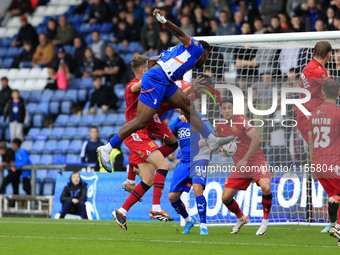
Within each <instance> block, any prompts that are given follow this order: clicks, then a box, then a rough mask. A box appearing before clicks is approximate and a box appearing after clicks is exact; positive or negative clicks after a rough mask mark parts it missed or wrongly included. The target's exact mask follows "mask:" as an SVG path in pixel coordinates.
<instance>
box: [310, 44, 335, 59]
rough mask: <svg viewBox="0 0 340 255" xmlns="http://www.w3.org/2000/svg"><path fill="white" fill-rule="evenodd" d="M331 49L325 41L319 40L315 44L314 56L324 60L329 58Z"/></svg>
mask: <svg viewBox="0 0 340 255" xmlns="http://www.w3.org/2000/svg"><path fill="white" fill-rule="evenodd" d="M331 51H332V46H331V45H330V43H329V42H327V41H320V42H317V43H316V44H315V47H314V57H315V58H319V59H324V60H326V62H327V61H328V60H329V58H330V55H331Z"/></svg>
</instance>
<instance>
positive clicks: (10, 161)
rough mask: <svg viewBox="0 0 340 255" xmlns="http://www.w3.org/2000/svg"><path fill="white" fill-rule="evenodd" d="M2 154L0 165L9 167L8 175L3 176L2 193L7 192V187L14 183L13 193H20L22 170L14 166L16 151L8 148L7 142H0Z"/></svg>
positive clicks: (0, 192)
mask: <svg viewBox="0 0 340 255" xmlns="http://www.w3.org/2000/svg"><path fill="white" fill-rule="evenodd" d="M0 156H1V158H2V160H1V163H0V167H4V168H7V169H8V175H7V176H6V177H5V178H3V181H2V183H1V187H0V194H5V193H6V187H7V185H8V184H10V183H12V187H13V194H14V195H18V194H19V183H20V175H21V171H19V170H18V171H17V170H16V168H15V167H13V166H14V151H13V150H12V149H11V148H7V146H6V142H0Z"/></svg>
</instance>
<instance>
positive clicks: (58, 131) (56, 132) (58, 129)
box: [49, 127, 64, 139]
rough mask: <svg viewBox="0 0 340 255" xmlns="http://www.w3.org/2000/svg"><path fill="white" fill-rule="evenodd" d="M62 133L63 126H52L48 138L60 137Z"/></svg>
mask: <svg viewBox="0 0 340 255" xmlns="http://www.w3.org/2000/svg"><path fill="white" fill-rule="evenodd" d="M63 134H64V128H63V127H53V128H52V133H51V135H50V137H49V139H60V138H61V136H62V135H63Z"/></svg>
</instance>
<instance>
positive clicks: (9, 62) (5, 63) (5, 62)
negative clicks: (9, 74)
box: [1, 58, 13, 68]
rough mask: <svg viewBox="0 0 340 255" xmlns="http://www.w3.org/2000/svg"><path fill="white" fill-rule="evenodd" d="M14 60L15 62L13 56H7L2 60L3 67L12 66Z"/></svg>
mask: <svg viewBox="0 0 340 255" xmlns="http://www.w3.org/2000/svg"><path fill="white" fill-rule="evenodd" d="M12 62H13V58H5V59H4V60H3V61H2V63H1V66H2V68H11V66H12Z"/></svg>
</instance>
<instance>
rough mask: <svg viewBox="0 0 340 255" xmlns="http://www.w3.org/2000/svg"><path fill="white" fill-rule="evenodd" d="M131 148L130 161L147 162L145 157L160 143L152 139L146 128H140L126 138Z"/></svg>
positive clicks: (125, 141)
mask: <svg viewBox="0 0 340 255" xmlns="http://www.w3.org/2000/svg"><path fill="white" fill-rule="evenodd" d="M124 143H125V145H126V147H128V148H129V150H130V156H129V161H130V163H132V164H135V165H137V164H140V163H147V162H146V161H145V159H146V158H147V157H148V156H149V154H150V153H151V152H153V151H154V150H157V149H158V148H159V147H158V145H157V144H156V143H155V142H154V141H152V140H151V139H150V137H149V136H148V134H147V132H146V130H138V131H137V132H136V133H133V134H132V135H130V136H129V137H127V138H126V139H125V140H124Z"/></svg>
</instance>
